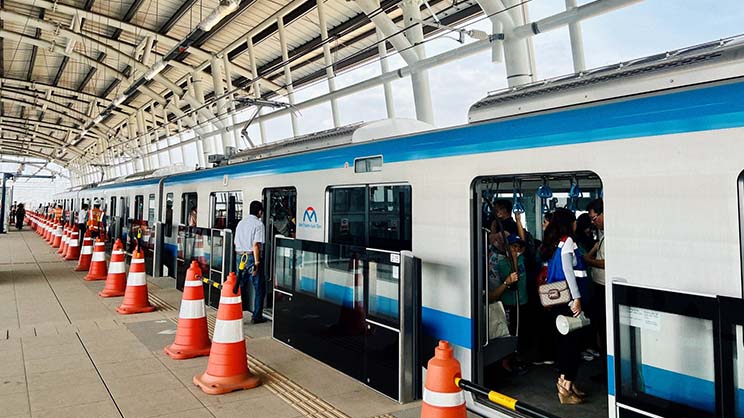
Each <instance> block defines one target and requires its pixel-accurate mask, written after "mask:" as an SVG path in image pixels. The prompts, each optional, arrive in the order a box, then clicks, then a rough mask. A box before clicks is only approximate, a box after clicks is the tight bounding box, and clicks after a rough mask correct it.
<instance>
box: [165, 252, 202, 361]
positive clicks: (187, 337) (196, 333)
mask: <svg viewBox="0 0 744 418" xmlns="http://www.w3.org/2000/svg"><path fill="white" fill-rule="evenodd" d="M200 279H201V269H200V268H199V264H198V263H197V262H196V261H192V262H191V267H189V269H188V270H186V281H185V282H184V284H183V299H182V300H181V311H180V312H179V314H178V326H177V327H176V340H175V341H174V342H173V344H171V345H169V346H167V347H165V350H164V351H165V354H167V355H169V356H170V357H171V358H172V359H174V360H183V359H187V358H192V357H199V356H208V355H209V348H210V346H211V345H212V343H211V342H209V330H208V329H207V311H206V308H205V307H204V286H202V281H201V280H200Z"/></svg>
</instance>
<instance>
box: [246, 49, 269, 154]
mask: <svg viewBox="0 0 744 418" xmlns="http://www.w3.org/2000/svg"><path fill="white" fill-rule="evenodd" d="M248 55H250V61H251V73H253V77H254V80H256V81H254V82H253V97H254V98H256V99H260V98H261V81H260V80H259V79H258V70H257V69H256V53H255V50H254V49H253V40H252V39H248ZM258 115H259V116H261V115H263V111H261V110H259V111H258ZM258 128H259V131H260V132H261V145H263V144H265V143H266V128H264V123H263V121H259V122H258Z"/></svg>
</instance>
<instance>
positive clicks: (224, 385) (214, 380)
mask: <svg viewBox="0 0 744 418" xmlns="http://www.w3.org/2000/svg"><path fill="white" fill-rule="evenodd" d="M236 280H237V279H236V278H235V273H230V275H229V276H228V277H227V280H226V281H225V282H224V283H223V284H222V293H221V296H220V307H219V309H218V310H217V322H216V323H215V325H214V336H213V337H212V350H211V351H210V353H209V362H208V363H207V371H206V372H204V373H202V374H200V375H197V376H194V384H195V385H197V386H199V387H200V388H201V390H202V391H203V392H205V393H207V394H210V395H220V394H223V393H228V392H232V391H235V390H240V389H252V388H255V387H256V386H258V385H260V384H261V379H259V378H258V376H255V375H254V374H253V373H251V371H250V370H248V362H247V361H246V358H245V357H246V353H245V339H244V338H243V307H242V303H241V301H240V289H238V293H233V287H234V286H235V281H236Z"/></svg>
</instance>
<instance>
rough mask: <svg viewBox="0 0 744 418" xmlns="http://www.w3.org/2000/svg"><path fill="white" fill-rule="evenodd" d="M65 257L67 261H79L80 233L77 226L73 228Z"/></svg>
mask: <svg viewBox="0 0 744 418" xmlns="http://www.w3.org/2000/svg"><path fill="white" fill-rule="evenodd" d="M64 256H65V260H67V261H73V260H77V259H78V257H80V231H78V227H77V225H73V226H72V231H71V232H70V240H69V241H67V252H66V253H65V254H64Z"/></svg>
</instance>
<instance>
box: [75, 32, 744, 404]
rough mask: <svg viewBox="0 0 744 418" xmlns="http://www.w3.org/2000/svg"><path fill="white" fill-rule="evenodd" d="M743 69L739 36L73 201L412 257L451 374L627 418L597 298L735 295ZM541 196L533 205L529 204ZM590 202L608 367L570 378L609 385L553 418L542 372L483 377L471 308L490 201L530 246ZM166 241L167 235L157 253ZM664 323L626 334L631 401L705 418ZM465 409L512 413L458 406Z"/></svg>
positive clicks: (478, 316)
mask: <svg viewBox="0 0 744 418" xmlns="http://www.w3.org/2000/svg"><path fill="white" fill-rule="evenodd" d="M743 54H744V47H743V46H742V44H741V40H740V39H730V40H725V41H721V42H716V43H712V44H707V45H701V46H698V47H694V48H689V49H685V50H680V51H675V52H672V53H668V54H662V55H658V56H654V57H648V58H645V59H639V60H636V61H633V62H627V63H623V64H622V65H616V66H609V67H605V68H601V69H597V70H594V71H589V72H586V73H582V74H574V75H571V76H567V77H562V78H559V79H554V80H549V81H547V82H541V83H537V84H534V85H529V86H524V87H521V88H517V89H509V90H507V91H503V92H497V93H495V94H492V95H489V96H488V97H486V98H485V99H483V100H481V101H479V102H478V103H476V104H475V105H474V106H473V107H472V108H471V110H470V123H469V124H468V125H465V126H458V127H453V128H448V129H441V130H435V131H429V132H422V133H415V134H406V135H401V136H396V137H389V138H383V139H373V140H368V141H355V140H353V135H352V140H349V141H346V140H344V141H341V142H338V143H334V144H332V146H328V147H327V148H323V149H311V150H307V151H302V152H293V153H290V154H287V155H275V154H272V155H270V156H268V157H263V158H258V159H255V160H250V161H246V162H241V163H239V164H230V165H227V166H224V167H218V168H214V169H208V170H200V171H196V172H190V173H184V174H177V175H172V176H167V177H164V178H161V179H150V180H146V181H143V182H142V183H135V184H122V185H120V186H113V185H112V186H106V187H104V188H98V189H94V190H90V191H85V193H83V192H81V193H80V194H81V195H83V194H85V195H86V196H90V195H91V194H96V193H97V194H103V196H104V197H105V198H113V197H117V198H119V199H121V198H123V197H124V195H125V194H126V196H129V197H130V198H132V199H136V198H137V197H136V196H142V197H143V198H145V199H147V195H148V193H149V194H154V195H155V199H156V206H158V207H159V208H160V211H161V212H160V215H159V219H160V220H161V221H163V222H165V223H166V229H167V228H168V227H169V225H170V227H171V228H172V227H173V225H176V226H178V225H179V224H180V225H189V223H191V224H193V225H195V226H202V227H206V228H230V227H232V226H234V224H235V223H236V222H237V219H238V218H240V216H241V215H240V214H245V213H246V212H247V205H248V203H249V202H250V201H251V200H261V201H263V202H265V205H266V207H267V211H266V212H267V222H269V223H271V224H272V228H269V230H271V231H274V230H279V229H281V231H282V235H290V234H291V236H294V237H296V238H297V239H302V240H311V241H320V242H330V243H338V244H349V245H358V246H364V247H370V248H379V249H382V250H390V251H400V250H410V251H412V252H413V254H415V255H416V257H418V258H420V259H421V260H422V285H421V292H422V299H423V300H422V304H423V307H422V322H423V332H424V334H426V335H427V336H428V337H430V338H432V339H445V340H448V341H450V342H451V343H452V344H453V345H454V347H455V353H456V356H457V358H458V359H459V360H460V362H461V364H462V368H463V376H464V377H466V378H469V379H472V380H474V381H476V382H478V383H481V384H488V385H491V386H492V387H494V388H497V389H499V390H500V391H502V392H504V393H507V394H517V395H519V397H520V398H522V399H524V400H526V401H527V402H533V403H535V404H536V405H538V406H539V407H541V408H543V409H546V410H549V411H551V412H552V413H554V414H556V415H561V416H566V417H583V416H587V417H589V416H592V417H594V416H611V417H614V416H621V417H622V416H630V415H624V414H626V413H627V412H618V411H620V409H619V405H618V401H617V400H616V395H617V393H618V391H621V390H623V388H618V387H615V385H616V382H624V380H622V379H624V378H625V376H616V375H615V373H616V365H617V364H619V363H618V359H617V358H615V355H616V354H615V352H614V348H615V347H617V346H618V344H621V343H622V341H620V340H621V339H623V338H625V337H624V335H625V334H623V333H624V332H625V331H623V330H620V329H617V326H618V324H617V323H616V321H614V320H613V318H616V317H617V314H618V313H617V312H613V308H612V307H613V291H612V287H613V286H611V284H612V283H623V286H627V287H630V288H633V287H638V288H649V289H657V288H658V289H667V290H670V291H676V292H682V293H686V294H687V293H690V294H703V295H721V296H728V297H732V298H741V296H742V270H741V260H742V256H741V248H742V246H741V242H740V219H741V214H740V205H741V203H740V202H739V197H738V194H737V193H738V192H739V190H740V189H742V188H743V186H742V177H741V174H742V170H743V169H744V161H743V160H742V155H744V101H742V100H741V98H742V97H744V77H743V75H744V74H743V73H742V64H743V63H744V56H743ZM357 128H358V127H355V130H356V129H357ZM358 129H363V128H358ZM341 136H343V135H341ZM156 184H157V185H159V187H160V189H159V190H156V189H155V187H156ZM545 186H548V187H549V189H550V190H551V195H550V196H549V197H543V196H545V195H544V194H540V195H539V194H538V190H540V189H541V187H542V188H543V189H542V190H543V191H544V190H545V188H544V187H545ZM142 187H147V188H148V190H150V191H148V192H144V191H137V190H139V189H141V188H142ZM125 190H126V193H125V192H124V191H125ZM599 197H602V198H603V199H604V205H605V214H606V221H605V229H606V236H607V237H609V239H608V240H607V242H606V249H605V255H606V259H607V264H606V287H605V290H606V293H605V298H606V301H607V303H606V317H607V322H606V327H607V339H606V346H607V358H606V364H605V363H602V364H598V363H600V362H603V361H604V359H603V360H599V361H595V362H593V363H591V366H589V364H590V363H587V365H585V366H582V369H586V370H588V369H593V370H594V372H595V373H598V374H601V372H602V371H604V372H606V373H607V377H604V378H603V379H604V381H605V384H604V385H603V383H601V382H600V383H598V384H594V385H593V386H594V387H593V389H595V392H600V393H599V394H596V393H595V397H594V398H593V401H592V402H590V403H588V404H586V405H581V406H572V407H570V408H569V409H567V408H566V407H559V406H558V399H557V397H556V396H555V391H556V388H555V379H556V377H557V376H556V375H555V373H554V372H553V371H552V370H551V369H550V368H538V367H535V368H533V369H532V370H530V372H529V373H528V374H527V375H525V376H522V377H520V376H506V377H504V376H502V375H499V373H500V372H499V371H498V370H497V369H498V365H499V364H498V360H499V358H500V357H501V356H500V355H498V354H497V353H498V352H500V350H502V349H503V347H504V345H503V344H502V342H501V341H500V340H499V339H498V338H490V336H489V333H488V320H489V310H490V309H489V303H488V298H487V297H486V296H485V295H486V294H487V293H488V290H489V281H488V278H487V277H488V274H487V272H488V271H489V268H490V265H489V263H490V261H489V257H488V248H489V246H488V244H489V234H490V233H491V232H492V231H491V229H492V228H491V219H492V217H493V213H492V210H493V206H492V202H493V201H494V199H499V198H503V199H508V200H510V201H512V202H514V203H517V202H518V203H519V204H520V205H521V207H523V209H524V212H523V213H519V214H518V216H520V217H521V219H522V221H523V223H524V225H525V227H526V228H527V230H528V231H529V232H530V233H531V234H532V235H533V236H534V237H535V238H537V239H539V238H541V236H542V233H541V228H540V225H541V222H542V216H543V213H544V212H545V210H546V208H547V210H550V209H552V208H555V207H563V206H567V207H570V208H572V209H574V210H576V211H577V212H582V211H583V210H584V208H585V206H586V204H587V202H588V201H590V200H592V199H596V198H599ZM112 205H113V200H112ZM148 207H149V206H148ZM155 216H156V218H157V217H158V215H155ZM135 218H136V214H135ZM192 220H193V221H192ZM277 225H278V228H276V226H277ZM177 236H178V234H173V233H172V232H171V234H170V235H169V236H168V237H167V238H166V242H167V243H168V244H169V245H170V246H171V247H172V248H178V242H177V241H176V240H177ZM338 285H339V286H347V287H348V286H350V284H348V283H347V284H343V283H340V284H338ZM319 289H320V288H319ZM317 291H318V292H321V291H323V290H322V289H320V290H317ZM342 298H343V297H342ZM632 312H636V311H632ZM662 319H663V322H661V320H659V319H658V318H656V320H651V321H650V325H648V326H646V327H645V328H643V329H641V330H640V331H639V334H638V335H637V337H638V338H643V339H644V341H646V344H644V345H643V346H642V347H640V346H639V348H638V350H639V354H638V355H639V356H641V354H642V356H641V357H642V358H643V367H641V368H639V369H638V373H640V374H641V375H642V376H641V380H643V379H645V381H644V385H643V386H642V387H641V389H638V388H636V387H634V388H635V389H634V390H635V391H636V392H639V393H641V392H642V393H641V395H644V396H646V395H647V396H650V397H653V398H654V399H657V398H658V399H660V400H661V401H659V402H660V403H659V405H660V406H659V408H661V409H662V411H663V410H664V408H672V406H673V407H674V408H678V409H674V410H675V411H683V412H681V413H683V414H689V416H713V415H712V414H714V413H715V411H716V408H717V406H716V405H717V400H716V399H715V395H714V394H713V390H712V388H713V385H714V383H713V382H714V381H715V380H716V374H715V370H716V367H714V366H715V365H714V364H713V358H712V355H713V354H712V353H713V351H714V345H715V344H714V342H713V340H712V339H708V338H707V337H708V335H709V334H710V333H711V328H710V327H709V326H708V325H706V323H700V322H695V321H689V320H685V319H683V318H681V317H678V316H673V315H672V316H663V317H662ZM525 320H526V319H525ZM621 321H622V320H621ZM627 321H631V320H630V319H627V318H626V322H627ZM631 322H632V321H631ZM620 324H624V323H623V322H620ZM623 329H624V328H623ZM623 341H624V340H623ZM535 348H536V347H534V346H533V347H526V348H525V349H524V350H525V351H526V352H529V351H530V350H534V349H535ZM692 358H694V359H697V361H695V362H691V361H689V359H692ZM639 367H640V366H639ZM741 370H744V369H740V371H741ZM584 373H585V374H586V372H584ZM644 373H645V374H644ZM739 375H741V373H740V374H739ZM583 379H584V380H585V381H586V382H588V380H586V379H587V378H586V377H584V378H583ZM701 388H702V389H701ZM737 388H738V386H737ZM605 392H606V394H607V396H606V397H605V396H604V394H605ZM539 393H542V395H536V394H539ZM636 395H638V393H636ZM641 395H638V396H641ZM670 405H672V406H670ZM468 407H469V408H470V409H472V410H474V411H476V412H478V413H480V414H483V415H485V416H494V417H502V416H513V413H507V412H505V411H503V410H500V409H494V408H493V407H492V406H489V405H487V404H486V402H484V401H483V400H481V399H478V398H476V397H472V396H468ZM679 408H681V409H679ZM669 410H671V409H669ZM669 410H667V412H668V411H669ZM636 413H637V411H636ZM660 415H662V414H660ZM677 416H682V415H677ZM686 416H687V415H686Z"/></svg>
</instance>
